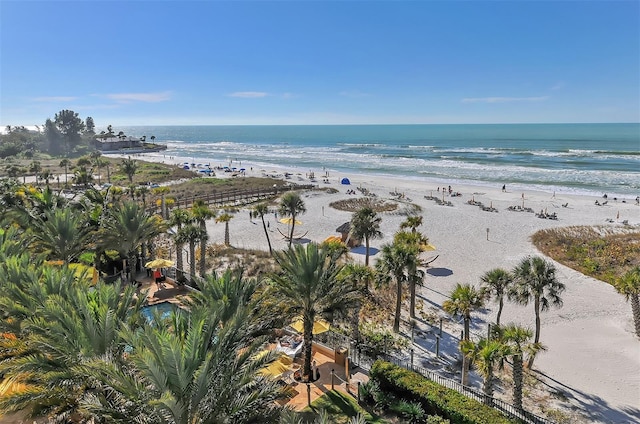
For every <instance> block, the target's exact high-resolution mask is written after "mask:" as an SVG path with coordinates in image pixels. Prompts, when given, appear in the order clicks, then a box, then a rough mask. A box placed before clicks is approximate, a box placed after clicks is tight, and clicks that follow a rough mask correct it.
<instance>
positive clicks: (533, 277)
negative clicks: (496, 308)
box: [508, 256, 565, 367]
mask: <svg viewBox="0 0 640 424" xmlns="http://www.w3.org/2000/svg"><path fill="white" fill-rule="evenodd" d="M513 276H514V280H515V281H514V285H513V286H512V288H511V290H509V294H508V296H509V298H510V299H513V300H514V301H516V302H518V303H519V304H521V305H525V306H526V305H528V304H529V302H531V301H533V308H534V311H535V314H536V332H535V338H534V343H538V342H539V341H540V312H541V311H546V310H548V309H549V308H551V306H555V307H558V308H560V307H562V298H561V297H560V295H561V294H562V292H564V290H565V286H564V284H562V283H561V282H559V281H558V280H557V279H556V267H555V266H554V265H553V264H552V263H551V262H548V261H546V260H545V259H544V258H541V257H540V256H528V257H526V258H524V259H523V260H522V261H520V263H519V264H518V265H516V267H515V268H514V270H513ZM533 359H534V357H533V356H532V357H530V358H529V362H528V363H527V366H528V367H532V366H533Z"/></svg>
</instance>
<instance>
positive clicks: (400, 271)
mask: <svg viewBox="0 0 640 424" xmlns="http://www.w3.org/2000/svg"><path fill="white" fill-rule="evenodd" d="M410 256H411V251H410V249H409V248H408V247H407V245H405V244H402V243H393V244H385V245H384V246H382V256H381V257H380V259H379V260H378V262H376V273H377V276H378V279H379V281H380V282H381V283H389V282H390V281H391V280H392V279H393V280H395V283H396V311H395V314H394V319H393V331H394V332H396V333H398V332H399V331H400V317H401V313H402V285H403V284H404V283H406V282H408V276H407V274H406V273H405V264H406V263H407V260H408V259H409V257H410ZM365 266H366V265H365Z"/></svg>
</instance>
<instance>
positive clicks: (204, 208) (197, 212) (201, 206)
mask: <svg viewBox="0 0 640 424" xmlns="http://www.w3.org/2000/svg"><path fill="white" fill-rule="evenodd" d="M191 214H192V215H193V219H195V220H196V221H197V222H198V225H199V226H200V239H199V240H200V276H201V277H204V276H205V275H206V272H207V241H208V240H209V235H208V233H207V220H208V219H211V218H215V217H216V211H215V210H213V209H210V208H209V206H208V205H207V204H206V203H204V201H202V200H196V201H195V202H193V205H192V206H191Z"/></svg>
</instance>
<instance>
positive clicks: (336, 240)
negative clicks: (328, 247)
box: [324, 236, 342, 243]
mask: <svg viewBox="0 0 640 424" xmlns="http://www.w3.org/2000/svg"><path fill="white" fill-rule="evenodd" d="M324 242H325V243H342V239H341V238H340V237H338V236H329V237H327V238H326V239H324Z"/></svg>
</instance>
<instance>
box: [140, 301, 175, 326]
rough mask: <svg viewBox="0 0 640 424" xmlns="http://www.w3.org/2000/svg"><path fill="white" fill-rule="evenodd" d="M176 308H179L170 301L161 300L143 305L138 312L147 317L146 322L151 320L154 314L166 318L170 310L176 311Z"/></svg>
mask: <svg viewBox="0 0 640 424" xmlns="http://www.w3.org/2000/svg"><path fill="white" fill-rule="evenodd" d="M178 309H180V308H179V307H178V306H176V305H174V304H173V303H171V302H161V303H156V304H154V305H148V306H144V307H143V308H142V309H140V312H141V313H142V315H143V316H144V317H145V318H146V319H147V322H152V321H153V316H154V314H159V315H160V318H162V319H167V318H169V316H170V315H171V312H173V311H177V310H178Z"/></svg>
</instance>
